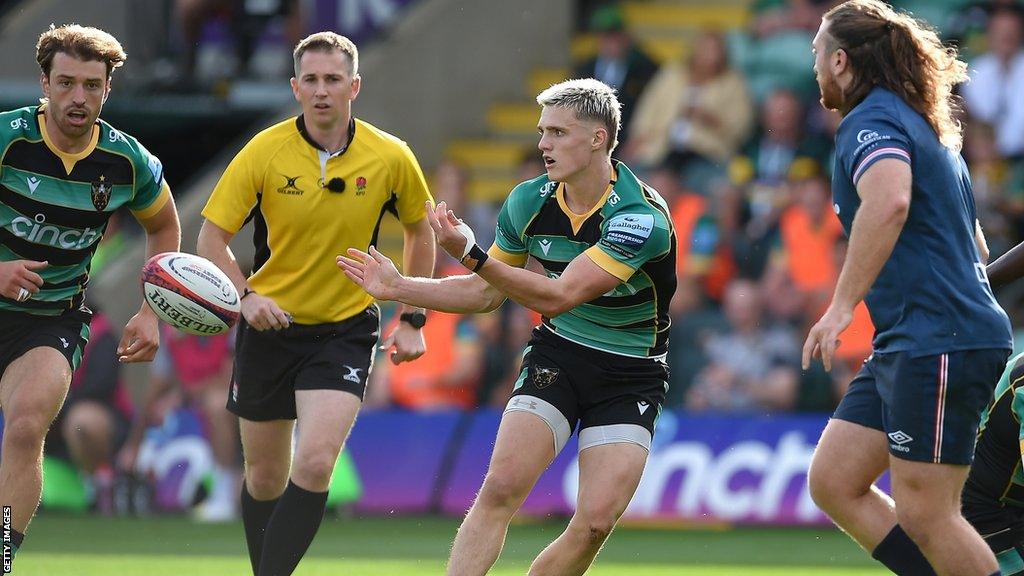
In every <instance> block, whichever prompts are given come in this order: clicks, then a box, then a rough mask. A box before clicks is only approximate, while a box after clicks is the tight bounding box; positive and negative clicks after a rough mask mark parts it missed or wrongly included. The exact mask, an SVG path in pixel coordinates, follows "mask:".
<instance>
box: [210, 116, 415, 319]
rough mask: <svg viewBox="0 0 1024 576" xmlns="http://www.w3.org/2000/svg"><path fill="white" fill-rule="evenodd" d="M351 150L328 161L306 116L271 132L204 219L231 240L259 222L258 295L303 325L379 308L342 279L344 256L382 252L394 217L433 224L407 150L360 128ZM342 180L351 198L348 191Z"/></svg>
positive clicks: (252, 147) (254, 145)
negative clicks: (381, 237)
mask: <svg viewBox="0 0 1024 576" xmlns="http://www.w3.org/2000/svg"><path fill="white" fill-rule="evenodd" d="M349 136H350V137H349V145H348V147H347V148H344V149H342V150H341V151H339V152H336V153H334V154H329V153H328V152H326V151H325V150H323V149H322V148H320V146H319V145H318V144H316V143H315V142H314V141H313V139H312V138H310V137H309V134H308V133H307V132H306V129H305V124H304V123H303V119H302V116H299V117H297V118H292V119H290V120H286V121H284V122H281V123H280V124H276V125H274V126H271V127H270V128H267V129H266V130H264V131H262V132H260V133H259V134H257V135H256V136H254V137H253V139H252V140H250V141H249V143H248V144H246V146H245V148H243V149H242V150H241V151H240V152H239V153H238V155H237V156H235V158H234V160H232V161H231V164H230V165H229V166H228V168H227V170H225V171H224V174H223V175H222V176H221V178H220V182H218V183H217V187H216V188H214V190H213V194H212V195H211V196H210V200H209V201H208V202H207V203H206V207H205V208H204V209H203V216H204V217H206V218H207V219H208V220H209V221H210V222H212V223H214V224H216V225H217V226H220V227H221V228H223V229H224V230H227V231H229V232H232V233H236V232H238V230H239V229H240V228H241V227H242V225H243V224H245V223H246V222H247V221H248V220H249V219H254V226H255V230H254V233H253V243H254V244H255V247H256V257H255V261H254V262H253V273H252V275H251V276H250V277H249V285H250V286H251V287H252V289H253V290H255V291H256V292H258V293H260V294H261V295H264V296H268V297H270V298H272V299H273V300H274V301H275V302H277V304H278V306H280V307H281V308H282V309H283V310H284V311H285V312H288V313H290V314H291V315H292V316H293V318H294V320H295V322H297V323H299V324H322V323H325V322H337V321H339V320H344V319H345V318H349V317H351V316H354V315H356V314H357V313H359V312H360V311H362V310H363V309H365V308H366V307H367V306H369V305H370V304H371V303H372V302H373V298H372V297H371V296H370V295H368V294H367V293H366V292H364V291H363V289H362V288H360V287H359V286H357V285H356V284H354V283H352V282H351V281H349V279H348V278H346V277H345V275H344V274H342V273H341V271H340V270H338V267H337V265H336V264H335V256H337V255H338V254H344V253H345V250H346V249H348V248H350V247H355V248H359V249H360V250H366V249H367V247H368V246H370V244H373V243H376V237H377V232H378V230H379V228H380V221H381V219H382V218H383V217H384V213H385V212H388V211H390V212H393V213H397V215H398V219H399V220H400V221H401V222H402V223H403V224H412V223H415V222H418V221H419V220H420V219H422V218H425V217H426V209H425V208H424V203H425V202H426V201H427V200H430V199H431V198H430V192H429V191H428V190H427V183H426V180H425V179H424V178H423V171H422V170H421V169H420V166H419V163H418V162H417V161H416V157H415V156H413V153H412V150H410V149H409V146H408V145H406V143H405V142H403V141H401V140H399V139H398V138H395V137H394V136H392V135H391V134H388V133H387V132H384V131H382V130H379V129H377V128H375V127H374V126H372V125H370V124H367V123H366V122H363V121H361V120H356V119H353V120H352V123H351V124H350V125H349ZM338 178H340V179H341V180H342V181H344V190H342V191H341V192H335V191H332V190H329V189H328V187H327V186H328V183H330V182H331V181H332V180H334V184H333V185H332V186H331V187H332V188H339V187H340V186H339V182H338V181H337V180H336V179H338Z"/></svg>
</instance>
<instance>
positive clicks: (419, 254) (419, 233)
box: [402, 218, 436, 311]
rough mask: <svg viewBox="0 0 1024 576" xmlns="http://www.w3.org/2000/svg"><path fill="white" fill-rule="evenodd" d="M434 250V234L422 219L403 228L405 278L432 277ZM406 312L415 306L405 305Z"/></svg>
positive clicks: (403, 268)
mask: <svg viewBox="0 0 1024 576" xmlns="http://www.w3.org/2000/svg"><path fill="white" fill-rule="evenodd" d="M435 258H436V248H435V243H434V232H433V230H431V229H430V224H429V223H428V222H427V219H426V218H424V219H422V220H420V221H419V222H416V223H415V224H411V225H409V226H407V227H406V228H405V238H404V243H403V245H402V270H403V271H404V273H405V275H407V276H416V277H420V278H430V277H432V276H433V275H434V260H435ZM405 306H406V308H407V310H406V311H411V309H412V308H417V306H412V305H408V304H406V305H405Z"/></svg>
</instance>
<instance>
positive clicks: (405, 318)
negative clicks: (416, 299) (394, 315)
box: [398, 312, 427, 330]
mask: <svg viewBox="0 0 1024 576" xmlns="http://www.w3.org/2000/svg"><path fill="white" fill-rule="evenodd" d="M398 319H399V320H401V321H402V322H405V323H406V324H408V325H410V326H412V327H413V328H416V329H417V330H419V329H420V328H423V327H424V326H426V324H427V315H426V314H425V313H423V312H403V313H402V315H401V316H399V317H398Z"/></svg>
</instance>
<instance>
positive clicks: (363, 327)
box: [227, 304, 380, 421]
mask: <svg viewBox="0 0 1024 576" xmlns="http://www.w3.org/2000/svg"><path fill="white" fill-rule="evenodd" d="M379 333H380V311H379V310H378V308H377V306H376V304H374V305H372V306H370V307H369V308H367V309H366V310H363V311H362V312H360V313H359V314H356V315H355V316H353V317H351V318H347V319H345V320H342V321H341V322H332V323H329V324H312V325H308V324H292V325H291V326H289V327H288V328H285V329H284V330H280V331H274V330H265V331H262V332H261V331H259V330H256V329H254V328H252V327H251V326H249V325H248V324H246V322H245V320H244V319H243V320H241V321H240V322H239V325H238V338H237V339H236V341H235V363H234V370H233V372H232V375H231V389H230V391H229V393H228V404H227V408H228V410H229V411H230V412H232V413H233V414H235V415H237V416H238V417H239V418H245V419H246V420H255V421H267V420H281V419H288V420H294V419H295V391H296V390H342V391H344V392H349V393H351V394H355V395H356V396H358V397H359V398H360V399H362V397H363V393H364V392H365V391H366V381H367V377H368V376H369V372H370V367H371V365H372V363H373V352H374V346H375V345H376V344H377V336H378V335H379Z"/></svg>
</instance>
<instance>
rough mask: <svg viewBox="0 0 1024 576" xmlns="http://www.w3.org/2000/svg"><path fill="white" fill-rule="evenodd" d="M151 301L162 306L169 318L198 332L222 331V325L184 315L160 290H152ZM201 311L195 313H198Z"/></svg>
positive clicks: (183, 326) (211, 332)
mask: <svg viewBox="0 0 1024 576" xmlns="http://www.w3.org/2000/svg"><path fill="white" fill-rule="evenodd" d="M148 299H149V301H150V303H152V304H154V305H155V306H156V307H158V308H160V310H161V311H163V312H164V314H167V316H168V317H169V318H171V319H172V320H174V321H175V322H178V323H179V325H180V326H181V327H182V328H188V329H190V330H195V331H196V332H202V333H205V334H217V333H219V332H220V331H221V327H218V326H214V325H213V324H204V323H202V322H196V321H195V320H193V319H192V318H191V317H190V316H186V315H183V314H182V313H181V311H179V310H178V309H177V308H175V307H174V306H173V305H172V304H171V303H170V302H168V301H167V300H166V299H165V298H164V297H163V294H161V293H160V291H159V290H155V289H154V290H151V291H150V293H149V296H148ZM198 313H199V312H197V313H195V314H198Z"/></svg>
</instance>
